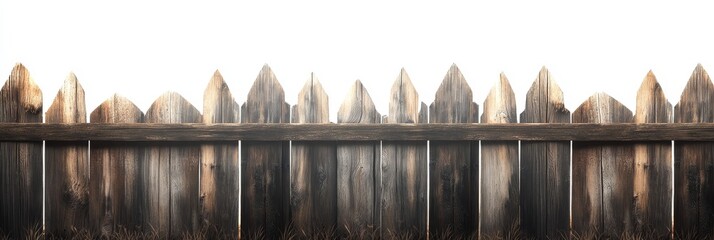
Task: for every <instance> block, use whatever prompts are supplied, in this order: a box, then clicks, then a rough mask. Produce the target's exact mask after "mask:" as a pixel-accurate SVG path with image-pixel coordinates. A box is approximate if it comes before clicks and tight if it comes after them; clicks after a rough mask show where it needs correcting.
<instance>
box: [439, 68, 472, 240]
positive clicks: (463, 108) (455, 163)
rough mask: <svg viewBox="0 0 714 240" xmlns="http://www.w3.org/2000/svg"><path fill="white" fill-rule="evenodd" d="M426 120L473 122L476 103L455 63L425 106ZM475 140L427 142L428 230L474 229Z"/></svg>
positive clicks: (463, 231) (467, 232) (466, 231)
mask: <svg viewBox="0 0 714 240" xmlns="http://www.w3.org/2000/svg"><path fill="white" fill-rule="evenodd" d="M429 111H430V113H429V123H430V124H433V123H476V122H478V104H476V103H474V102H473V96H472V93H471V87H469V85H468V83H466V79H464V76H463V75H462V74H461V71H459V68H458V67H456V65H452V66H451V69H449V72H448V73H446V76H445V77H444V81H443V82H441V86H439V89H438V90H437V91H436V96H435V98H434V103H432V104H431V106H430V107H429ZM478 148H479V146H478V142H470V141H430V155H431V156H430V158H429V169H430V170H429V171H430V179H431V182H430V183H429V184H430V190H429V191H430V200H429V231H430V234H431V235H432V236H436V235H438V234H441V233H443V232H445V231H447V229H450V230H451V231H454V233H455V234H457V235H466V236H468V235H472V234H475V233H476V231H477V230H478V224H479V223H478V219H479V212H478V199H479V198H478V195H479V170H478V169H479V157H478V156H479V151H478Z"/></svg>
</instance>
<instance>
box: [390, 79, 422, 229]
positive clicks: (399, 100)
mask: <svg viewBox="0 0 714 240" xmlns="http://www.w3.org/2000/svg"><path fill="white" fill-rule="evenodd" d="M418 120H419V95H418V94H417V91H416V89H415V88H414V85H413V84H412V82H411V80H410V79H409V75H407V72H406V71H405V70H404V69H402V70H401V72H400V73H399V76H398V77H397V79H396V80H395V81H394V84H393V85H392V89H391V93H390V101H389V115H388V116H387V122H389V123H418ZM426 148H427V145H426V142H424V141H399V142H394V141H383V142H382V168H381V170H382V172H381V174H382V186H381V188H382V191H381V204H382V206H381V208H382V209H381V210H382V212H381V215H382V217H381V219H382V235H383V236H385V237H393V236H400V235H402V234H406V233H409V232H416V233H424V232H425V231H426V215H427V208H426V201H427V199H426V196H427V194H426V191H427V190H426V189H427V188H426V187H427V186H426V180H427V179H426V178H427V170H426V168H427V165H426V164H427V162H426Z"/></svg>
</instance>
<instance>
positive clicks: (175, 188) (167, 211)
mask: <svg viewBox="0 0 714 240" xmlns="http://www.w3.org/2000/svg"><path fill="white" fill-rule="evenodd" d="M144 121H145V122H147V123H189V122H193V123H197V122H201V113H200V112H199V111H198V110H197V109H196V108H195V107H193V105H191V103H189V102H188V101H186V99H184V98H183V97H182V96H181V95H179V94H178V93H175V92H168V93H165V94H163V95H161V96H160V97H159V98H158V99H156V100H155V101H154V103H153V104H151V107H150V108H149V110H147V111H146V116H145V119H144ZM200 155H201V149H200V147H199V145H197V144H191V143H173V144H158V143H152V144H150V145H149V147H148V148H147V149H146V153H145V157H144V161H146V163H147V164H149V167H148V169H147V170H148V173H147V176H146V177H147V182H146V183H145V186H146V187H147V188H148V192H147V195H148V201H149V203H148V204H149V207H148V210H147V211H146V214H147V215H148V216H149V219H150V221H149V222H148V223H149V224H150V225H149V226H148V227H147V229H154V230H156V231H157V232H158V234H159V235H160V236H163V237H172V238H175V237H179V236H181V234H182V233H184V232H186V231H189V232H191V231H196V230H197V229H198V226H199V217H198V215H199V213H198V212H199V204H198V198H199V192H198V168H199V166H198V165H199V159H200Z"/></svg>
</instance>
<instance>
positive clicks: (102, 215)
mask: <svg viewBox="0 0 714 240" xmlns="http://www.w3.org/2000/svg"><path fill="white" fill-rule="evenodd" d="M89 121H90V122H92V123H141V122H143V121H144V113H143V112H141V110H140V109H139V108H138V107H137V106H136V105H134V103H132V102H131V101H130V100H129V99H127V98H125V97H122V96H119V95H114V96H112V97H110V98H109V99H107V100H106V101H104V102H103V103H102V104H101V105H99V106H98V107H97V108H96V109H94V111H93V112H92V113H91V114H90V117H89ZM143 155H144V152H143V147H142V146H141V145H140V144H139V143H126V142H102V141H92V146H91V149H90V154H89V157H90V163H89V166H90V169H89V176H90V178H91V181H90V182H89V219H91V221H90V225H91V229H92V232H93V234H97V235H101V236H110V235H111V234H115V233H118V232H120V231H122V230H123V229H126V230H129V231H139V232H142V231H145V232H150V229H143V224H144V222H145V221H146V220H148V216H147V215H146V214H145V213H144V212H143V210H144V209H145V208H146V207H147V206H146V198H145V196H146V191H147V188H146V186H145V185H143V183H144V177H146V176H144V171H145V170H146V169H147V168H146V166H145V164H144V161H143Z"/></svg>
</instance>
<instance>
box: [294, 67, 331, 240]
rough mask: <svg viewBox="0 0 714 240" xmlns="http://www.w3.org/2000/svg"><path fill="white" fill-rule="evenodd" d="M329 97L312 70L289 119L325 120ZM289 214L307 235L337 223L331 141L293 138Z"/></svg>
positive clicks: (326, 119)
mask: <svg viewBox="0 0 714 240" xmlns="http://www.w3.org/2000/svg"><path fill="white" fill-rule="evenodd" d="M329 110H330V105H329V98H328V96H327V93H325V90H324V89H323V88H322V84H320V81H319V80H318V79H317V77H315V74H311V76H310V79H308V80H307V82H306V83H305V86H304V87H303V88H302V90H301V91H300V93H299V94H298V99H297V104H296V105H295V106H294V107H293V111H292V115H293V116H292V123H328V122H329V121H330V120H329V118H330V115H329ZM291 151H292V152H291V154H292V157H291V158H290V161H291V162H290V171H291V174H290V215H291V217H292V224H293V227H295V229H296V230H297V231H298V232H300V233H304V234H308V236H310V235H311V234H312V233H313V232H325V231H326V230H329V229H332V228H334V227H336V223H337V153H336V152H335V151H336V149H335V143H334V142H300V141H294V142H292V147H291Z"/></svg>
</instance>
